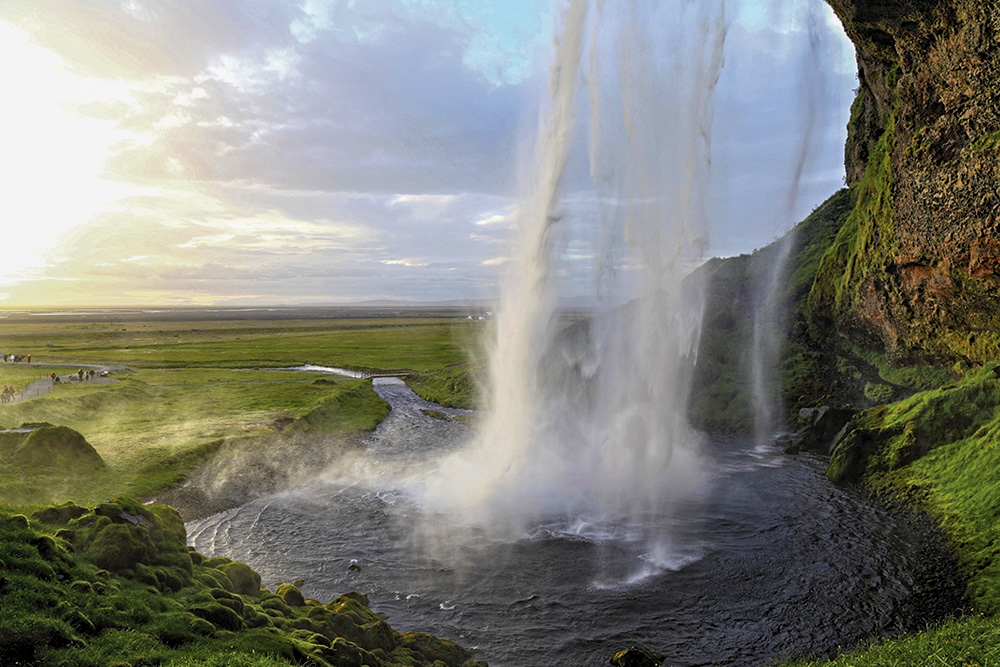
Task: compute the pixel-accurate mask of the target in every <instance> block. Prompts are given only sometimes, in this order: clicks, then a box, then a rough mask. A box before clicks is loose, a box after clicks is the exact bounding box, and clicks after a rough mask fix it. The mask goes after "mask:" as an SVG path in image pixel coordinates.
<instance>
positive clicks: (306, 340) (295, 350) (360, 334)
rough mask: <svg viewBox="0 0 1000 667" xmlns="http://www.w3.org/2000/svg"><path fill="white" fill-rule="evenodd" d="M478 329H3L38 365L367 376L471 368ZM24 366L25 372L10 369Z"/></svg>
mask: <svg viewBox="0 0 1000 667" xmlns="http://www.w3.org/2000/svg"><path fill="white" fill-rule="evenodd" d="M478 328H479V327H475V326H474V325H473V324H471V323H467V322H466V321H463V320H454V319H450V320H437V319H430V321H427V320H425V319H424V318H418V317H415V318H413V319H412V320H391V321H380V320H376V321H371V320H358V321H354V320H346V321H344V320H334V321H327V320H307V321H301V322H242V323H234V322H228V321H227V322H217V323H212V322H191V323H178V322H155V323H153V322H151V323H145V324H139V323H129V324H128V325H126V326H119V325H118V324H117V323H104V324H100V323H98V324H97V325H87V327H86V328H81V325H78V324H60V325H49V326H46V327H42V326H40V325H26V324H12V325H6V324H5V325H3V327H2V330H3V331H4V334H3V335H2V336H0V342H2V344H3V345H6V346H7V347H8V348H9V349H34V350H36V353H33V354H32V364H35V363H69V364H109V363H116V364H126V365H129V366H134V367H136V368H170V367H181V368H183V367H189V366H199V367H205V366H210V367H221V368H253V367H258V366H291V365H297V364H303V363H311V364H317V365H329V366H338V367H341V368H352V369H362V370H374V369H380V368H412V369H414V370H418V371H426V370H434V369H438V368H443V367H444V366H447V365H450V364H454V363H460V362H463V361H465V357H466V354H465V351H466V350H467V349H468V348H469V346H470V344H471V343H472V342H473V340H474V335H475V333H476V332H477V331H478ZM11 365H12V366H19V364H11Z"/></svg>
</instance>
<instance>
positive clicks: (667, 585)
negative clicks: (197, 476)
mask: <svg viewBox="0 0 1000 667" xmlns="http://www.w3.org/2000/svg"><path fill="white" fill-rule="evenodd" d="M377 389H378V391H379V393H380V394H381V395H382V396H383V397H384V398H385V399H386V400H388V401H389V402H390V403H391V404H392V405H393V412H392V415H391V416H390V418H389V419H387V420H386V422H385V423H384V424H383V425H382V427H380V429H379V431H378V432H377V433H376V435H375V436H374V437H373V438H372V441H371V443H370V447H369V450H368V455H367V458H366V459H364V460H361V461H358V462H356V463H355V465H354V466H353V467H348V468H345V469H344V470H339V471H334V472H331V473H330V475H329V476H328V481H321V482H317V483H316V484H315V485H313V486H310V487H308V488H305V489H301V490H299V491H296V492H292V493H285V494H281V495H276V496H271V497H267V498H264V499H261V500H258V501H255V502H252V503H249V504H247V505H245V506H243V507H240V508H237V509H234V510H231V511H228V512H224V513H222V514H218V515H215V516H212V517H209V518H207V519H204V520H200V521H196V522H193V523H191V524H189V525H188V530H189V534H190V542H191V544H193V545H194V546H195V547H197V549H198V550H199V551H201V552H202V553H205V554H211V555H224V556H229V557H233V558H239V559H240V560H243V561H245V562H247V563H249V564H250V565H251V566H252V567H254V568H255V569H257V570H258V571H259V572H260V573H261V575H262V576H263V578H264V582H265V585H267V586H269V587H273V586H274V585H275V584H277V583H280V582H286V581H292V580H294V579H296V578H303V579H305V580H306V583H305V585H304V586H303V587H302V589H303V593H305V594H306V595H307V596H308V597H314V598H316V599H319V600H322V601H324V602H325V601H328V600H330V599H332V598H333V597H336V596H337V595H339V594H341V593H344V592H347V591H351V590H357V591H360V592H363V593H365V594H367V595H368V596H369V598H370V601H371V607H372V608H373V609H374V610H375V611H377V612H379V613H382V614H385V615H386V616H387V617H388V621H389V623H390V624H391V625H392V626H393V627H394V628H395V629H396V630H399V631H406V630H420V631H426V632H431V633H434V634H438V635H441V636H445V637H449V638H451V639H454V640H456V641H458V642H459V643H461V644H462V645H464V646H466V647H469V648H473V649H475V652H476V657H477V658H479V659H483V660H487V661H488V662H489V663H490V665H492V666H493V667H502V666H505V665H509V666H536V665H537V666H542V665H566V666H570V665H601V664H607V661H608V658H609V657H610V656H611V655H612V654H613V653H614V652H615V651H617V650H620V649H622V648H627V647H629V646H631V645H632V644H640V645H643V646H646V647H647V648H650V649H652V650H654V651H657V652H659V653H663V654H665V655H666V657H667V659H666V661H665V664H672V665H747V664H762V663H768V662H773V661H775V660H778V659H780V658H782V657H798V656H808V655H814V654H824V653H831V652H836V650H837V648H838V647H848V646H851V645H853V644H856V643H858V642H860V641H862V640H864V639H865V638H867V637H870V636H872V635H874V634H882V633H887V632H892V631H895V630H898V629H900V628H901V627H904V625H905V623H906V621H907V620H912V619H914V618H917V617H922V614H924V612H926V609H923V606H924V605H925V602H926V599H927V595H928V592H927V591H926V590H925V586H926V585H927V581H926V579H927V558H928V556H927V554H928V553H931V552H935V553H936V551H935V545H934V544H933V543H932V542H931V541H930V538H928V537H927V536H926V535H925V533H924V531H922V530H921V529H919V528H918V527H916V526H914V525H912V524H911V523H910V522H908V521H906V520H903V519H900V518H899V517H896V516H893V515H891V514H889V513H887V512H886V511H884V510H882V509H880V508H877V507H873V506H872V505H871V504H870V503H868V502H867V501H866V500H865V499H864V498H863V497H861V496H859V495H858V494H856V493H853V492H851V491H849V490H844V489H839V488H837V487H834V486H833V485H831V484H830V483H829V482H827V481H826V479H825V478H824V477H823V468H824V461H822V460H820V459H818V458H812V457H809V456H800V457H794V458H792V457H784V456H782V455H781V454H780V453H777V452H771V451H760V450H755V449H754V448H753V447H752V446H751V445H748V444H747V443H745V442H720V443H715V444H714V445H713V446H712V448H711V451H710V452H709V453H708V455H709V456H710V458H711V459H712V464H711V467H712V469H713V470H714V471H715V472H714V475H713V479H712V482H711V488H710V489H708V490H707V492H706V494H705V497H704V499H702V500H701V501H700V502H698V503H696V504H693V505H692V506H691V507H689V508H685V510H684V511H683V512H680V513H678V514H679V516H680V518H678V516H677V515H674V516H672V517H656V516H650V517H645V518H644V519H643V521H644V522H645V524H646V525H645V526H644V527H643V528H644V530H641V531H640V530H638V529H637V527H635V526H629V525H628V524H627V523H622V522H609V523H604V524H602V523H599V522H592V523H588V522H587V521H586V520H584V519H580V518H575V519H572V520H567V519H563V518H560V517H553V518H551V520H546V521H544V522H540V523H539V525H534V526H529V527H528V528H526V529H525V531H524V532H523V533H522V534H521V535H519V536H517V537H516V538H514V539H499V538H497V537H493V536H490V535H489V534H486V533H483V532H482V531H478V530H477V529H475V528H474V527H468V526H465V527H461V526H454V525H451V524H450V523H449V521H448V520H447V519H446V518H444V517H427V516H425V515H424V514H422V513H421V511H420V509H419V508H418V507H416V506H415V504H414V503H413V502H411V501H410V500H409V499H408V495H407V493H406V492H405V491H404V490H403V489H404V486H405V485H404V484H403V483H402V482H401V481H400V480H402V479H403V478H405V477H407V476H409V477H413V476H419V475H420V474H422V472H421V465H422V463H423V462H425V461H427V460H430V459H433V458H434V453H435V452H439V451H441V450H444V449H448V448H449V447H453V446H455V445H456V444H457V443H460V442H461V441H463V440H464V439H465V438H467V437H468V432H467V430H466V429H465V427H464V426H462V425H461V424H459V423H457V422H455V421H448V420H442V419H435V418H433V417H430V416H427V415H426V414H424V413H422V412H421V409H422V408H423V409H427V408H433V409H436V410H439V411H441V412H445V413H447V414H449V415H454V414H456V413H458V412H459V411H454V410H446V409H443V408H441V407H440V406H434V405H431V404H427V403H424V402H423V401H421V400H420V399H418V398H417V397H416V396H414V395H413V394H412V393H411V392H410V391H409V389H408V388H407V387H406V386H405V385H395V384H381V385H379V386H378V387H377ZM657 524H659V526H658V527H659V529H660V530H661V531H662V532H663V533H664V534H665V535H669V536H670V537H669V540H668V541H665V542H664V548H663V549H662V550H661V551H660V552H658V553H655V554H653V553H651V552H650V547H649V544H648V543H645V542H639V541H637V540H635V539H634V535H635V534H637V533H639V532H648V529H649V526H650V525H657ZM633 529H635V530H633ZM352 564H357V565H358V566H360V568H361V570H360V572H356V571H352V570H351V569H349V568H350V566H351V565H352Z"/></svg>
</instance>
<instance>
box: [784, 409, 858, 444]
mask: <svg viewBox="0 0 1000 667" xmlns="http://www.w3.org/2000/svg"><path fill="white" fill-rule="evenodd" d="M854 414H855V411H854V410H851V409H849V408H834V407H831V406H829V405H824V406H822V407H818V408H803V409H802V410H799V414H798V422H797V423H798V425H799V427H800V428H799V431H798V433H797V435H798V438H799V448H800V450H801V451H804V452H813V453H816V454H826V455H829V454H832V453H833V448H834V446H835V445H836V441H837V437H838V435H839V434H840V432H841V431H842V430H843V429H844V426H846V425H847V423H848V422H849V421H850V420H851V417H853V416H854Z"/></svg>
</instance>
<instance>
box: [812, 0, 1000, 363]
mask: <svg viewBox="0 0 1000 667" xmlns="http://www.w3.org/2000/svg"><path fill="white" fill-rule="evenodd" d="M828 2H829V4H830V5H831V6H832V7H833V9H834V11H835V12H836V14H837V16H838V17H839V18H840V20H841V21H842V22H843V24H844V28H845V30H846V32H847V34H848V36H849V37H850V39H851V40H852V41H853V42H854V44H855V47H856V51H857V60H858V78H859V82H860V87H859V89H858V94H857V98H856V100H855V102H854V104H853V106H852V110H851V120H850V125H849V128H848V140H847V145H846V150H845V161H846V169H847V181H848V185H849V186H851V189H852V191H854V192H855V193H856V195H857V202H856V205H855V208H854V210H853V212H852V213H851V216H850V218H849V219H848V221H847V223H846V224H845V225H844V226H843V227H842V229H841V230H840V233H839V234H838V236H837V238H836V240H835V242H834V244H833V245H832V246H831V247H830V248H829V249H828V251H827V253H826V254H825V256H824V257H823V259H822V262H821V265H820V269H819V272H818V274H817V278H816V281H815V283H814V285H813V288H812V291H811V293H810V297H809V309H810V312H811V314H812V317H813V320H814V322H815V324H816V327H817V330H818V331H826V332H830V331H835V332H836V333H838V334H839V335H841V336H844V337H846V338H848V339H849V340H850V341H851V342H853V343H857V344H861V345H864V346H866V347H876V348H881V349H882V350H883V351H884V352H885V353H886V354H887V356H888V358H889V359H890V361H893V362H897V363H906V362H928V361H929V362H945V361H948V362H952V361H957V360H964V361H968V362H975V363H983V362H985V361H987V360H989V359H992V358H995V357H997V356H1000V238H998V225H1000V222H998V219H1000V194H998V189H1000V187H998V184H1000V159H998V158H1000V11H997V7H996V4H995V2H993V1H992V0H909V1H907V2H887V1H885V0H828Z"/></svg>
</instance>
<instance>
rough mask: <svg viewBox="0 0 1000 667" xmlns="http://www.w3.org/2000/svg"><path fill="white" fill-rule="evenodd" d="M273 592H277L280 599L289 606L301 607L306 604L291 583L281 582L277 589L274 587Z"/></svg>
mask: <svg viewBox="0 0 1000 667" xmlns="http://www.w3.org/2000/svg"><path fill="white" fill-rule="evenodd" d="M274 592H275V593H276V594H278V595H279V596H280V597H281V599H282V600H284V601H285V604H287V605H289V606H290V607H303V606H305V604H306V600H305V598H304V597H302V593H301V592H299V589H298V588H296V587H295V586H293V585H292V584H281V585H279V586H278V588H277V589H275V591H274Z"/></svg>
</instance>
